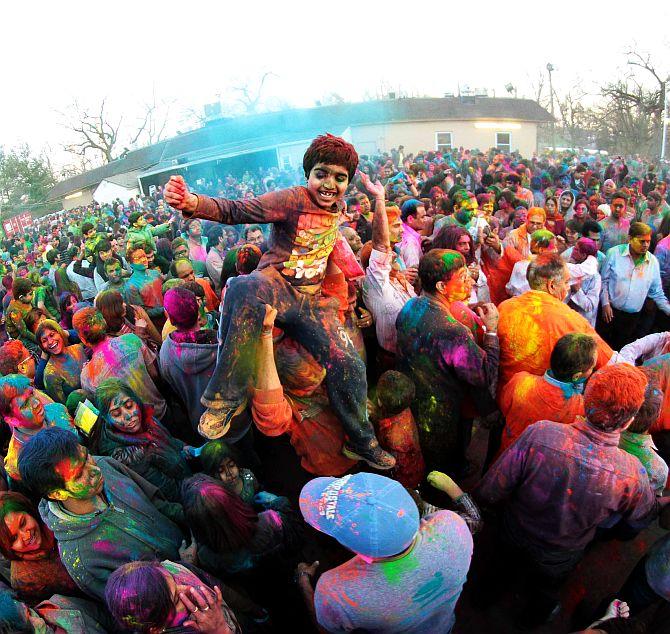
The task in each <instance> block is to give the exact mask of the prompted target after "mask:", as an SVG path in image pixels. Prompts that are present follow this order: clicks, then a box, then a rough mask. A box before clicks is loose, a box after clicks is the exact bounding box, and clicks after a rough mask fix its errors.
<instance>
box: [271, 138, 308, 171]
mask: <svg viewBox="0 0 670 634" xmlns="http://www.w3.org/2000/svg"><path fill="white" fill-rule="evenodd" d="M310 143H311V139H310V140H309V141H299V142H298V143H290V144H287V145H280V146H278V147H277V165H278V166H279V167H280V168H281V169H296V168H297V167H300V166H301V165H302V157H303V155H304V154H305V150H306V149H307V148H308V147H309V144H310Z"/></svg>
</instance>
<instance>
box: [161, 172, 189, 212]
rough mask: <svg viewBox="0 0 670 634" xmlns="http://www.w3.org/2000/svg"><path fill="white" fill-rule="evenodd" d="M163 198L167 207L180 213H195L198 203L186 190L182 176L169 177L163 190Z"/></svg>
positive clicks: (186, 186)
mask: <svg viewBox="0 0 670 634" xmlns="http://www.w3.org/2000/svg"><path fill="white" fill-rule="evenodd" d="M163 197H164V198H165V202H166V203H167V204H168V205H170V206H171V207H174V208H175V209H179V210H180V211H195V205H197V202H198V200H197V197H196V196H194V195H193V194H191V192H190V191H189V190H188V185H187V184H186V182H185V181H184V177H183V176H170V180H169V181H168V182H167V183H166V185H165V188H164V189H163ZM194 198H195V202H194V201H193V199H194Z"/></svg>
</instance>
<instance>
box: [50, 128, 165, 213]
mask: <svg viewBox="0 0 670 634" xmlns="http://www.w3.org/2000/svg"><path fill="white" fill-rule="evenodd" d="M165 144H166V141H161V142H160V143H156V144H155V145H149V146H147V147H143V148H140V149H139V150H133V151H132V152H128V154H126V156H125V158H119V159H116V160H115V161H112V162H111V163H107V165H103V166H101V167H96V168H95V169H92V170H89V171H88V172H84V173H83V174H78V175H77V176H73V177H72V178H66V179H65V180H63V181H60V182H59V183H56V185H54V187H53V188H52V190H51V191H50V192H49V197H48V200H58V199H60V198H62V197H63V196H67V195H68V194H70V193H72V192H77V191H79V190H80V189H87V188H89V187H95V186H97V185H99V184H100V183H101V182H102V181H103V180H105V179H106V178H110V177H112V176H117V175H119V174H126V173H128V172H132V171H134V170H140V171H144V170H145V169H147V168H148V167H151V166H152V165H155V164H156V163H158V162H159V161H160V160H161V155H162V154H163V150H164V149H165Z"/></svg>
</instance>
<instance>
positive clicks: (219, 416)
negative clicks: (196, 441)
mask: <svg viewBox="0 0 670 634" xmlns="http://www.w3.org/2000/svg"><path fill="white" fill-rule="evenodd" d="M246 406H247V404H246V402H242V403H240V404H239V405H238V406H237V407H224V408H223V409H214V408H209V407H208V408H207V409H206V410H205V412H204V413H203V415H202V416H201V417H200V423H198V433H199V434H200V435H201V436H204V437H205V438H207V439H208V440H216V439H217V438H221V437H222V436H225V435H226V434H227V433H228V431H229V430H230V423H231V422H232V420H233V418H235V416H237V415H238V414H241V413H242V412H243V411H244V409H245V408H246Z"/></svg>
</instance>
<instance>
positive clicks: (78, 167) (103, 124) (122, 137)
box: [60, 95, 174, 172]
mask: <svg viewBox="0 0 670 634" xmlns="http://www.w3.org/2000/svg"><path fill="white" fill-rule="evenodd" d="M173 104H174V102H172V101H171V102H165V101H163V102H158V101H157V100H156V97H155V95H154V97H153V100H152V101H151V102H149V103H146V104H144V106H143V107H142V109H141V114H140V115H139V117H138V118H137V120H136V122H135V123H132V124H126V125H124V121H125V119H126V117H125V116H124V115H119V116H115V115H114V114H113V113H112V112H111V108H110V107H109V106H108V103H107V99H106V98H105V99H102V100H101V102H100V104H99V105H98V106H96V107H95V109H92V108H89V107H84V106H81V105H80V104H79V103H78V102H76V101H75V102H74V103H73V104H72V105H71V106H70V108H69V110H68V111H67V112H66V113H60V114H61V117H62V119H63V126H64V127H65V128H67V129H68V130H70V131H71V132H72V134H73V137H74V140H73V141H72V142H70V143H67V144H65V145H64V146H63V147H64V149H65V150H66V151H67V152H69V153H70V154H72V155H73V156H75V157H76V160H75V161H73V163H72V164H70V165H68V166H67V171H68V172H73V171H74V172H80V171H84V170H86V169H90V168H91V166H95V165H96V164H97V165H99V164H101V163H102V164H104V163H109V162H111V161H113V160H114V159H116V158H118V156H119V155H120V154H122V153H123V152H127V151H128V150H129V149H133V148H136V147H139V146H145V145H150V144H153V143H157V142H158V141H160V140H161V139H162V138H163V137H164V135H165V132H166V130H167V128H168V125H169V122H170V110H171V107H172V105H173Z"/></svg>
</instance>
